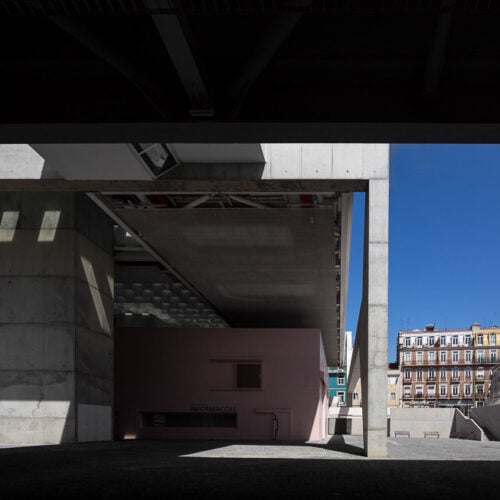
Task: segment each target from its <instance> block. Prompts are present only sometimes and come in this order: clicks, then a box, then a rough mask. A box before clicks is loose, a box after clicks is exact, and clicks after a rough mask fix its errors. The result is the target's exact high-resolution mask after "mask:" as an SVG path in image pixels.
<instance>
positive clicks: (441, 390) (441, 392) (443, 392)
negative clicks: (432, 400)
mask: <svg viewBox="0 0 500 500" xmlns="http://www.w3.org/2000/svg"><path fill="white" fill-rule="evenodd" d="M439 395H440V396H446V386H445V385H440V386H439Z"/></svg>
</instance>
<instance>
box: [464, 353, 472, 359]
mask: <svg viewBox="0 0 500 500" xmlns="http://www.w3.org/2000/svg"><path fill="white" fill-rule="evenodd" d="M471 360H472V351H465V361H471Z"/></svg>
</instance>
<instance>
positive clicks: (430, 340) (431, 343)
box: [427, 335, 435, 346]
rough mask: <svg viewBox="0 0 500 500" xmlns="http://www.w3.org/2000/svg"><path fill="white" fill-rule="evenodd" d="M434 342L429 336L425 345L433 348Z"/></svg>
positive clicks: (432, 337)
mask: <svg viewBox="0 0 500 500" xmlns="http://www.w3.org/2000/svg"><path fill="white" fill-rule="evenodd" d="M434 342H435V340H434V336H433V335H431V336H429V338H428V339H427V345H429V346H433V345H434Z"/></svg>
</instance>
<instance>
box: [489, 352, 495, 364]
mask: <svg viewBox="0 0 500 500" xmlns="http://www.w3.org/2000/svg"><path fill="white" fill-rule="evenodd" d="M490 361H491V362H492V363H496V362H497V352H496V351H491V352H490Z"/></svg>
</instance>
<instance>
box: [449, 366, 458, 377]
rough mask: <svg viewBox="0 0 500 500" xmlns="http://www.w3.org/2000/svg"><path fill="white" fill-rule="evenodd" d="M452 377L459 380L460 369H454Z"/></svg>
mask: <svg viewBox="0 0 500 500" xmlns="http://www.w3.org/2000/svg"><path fill="white" fill-rule="evenodd" d="M451 376H452V377H453V378H454V379H457V378H458V368H457V367H454V368H453V372H452V374H451Z"/></svg>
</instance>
